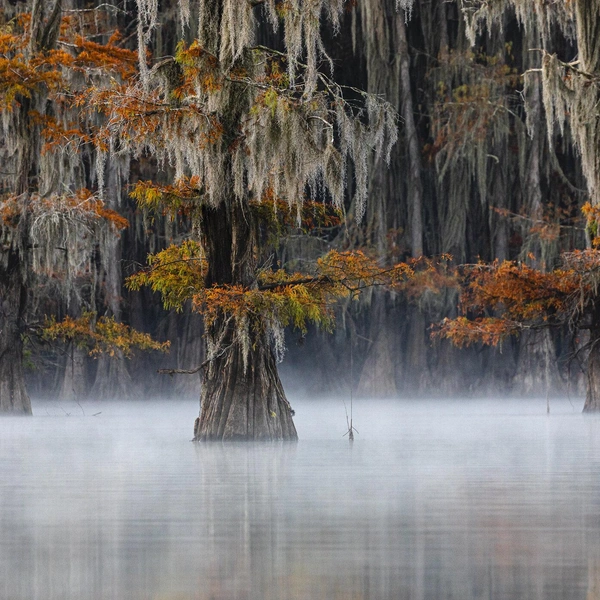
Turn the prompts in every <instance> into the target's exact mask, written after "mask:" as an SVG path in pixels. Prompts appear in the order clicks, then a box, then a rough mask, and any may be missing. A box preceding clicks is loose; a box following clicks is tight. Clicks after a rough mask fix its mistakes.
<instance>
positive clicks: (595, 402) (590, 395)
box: [583, 306, 600, 412]
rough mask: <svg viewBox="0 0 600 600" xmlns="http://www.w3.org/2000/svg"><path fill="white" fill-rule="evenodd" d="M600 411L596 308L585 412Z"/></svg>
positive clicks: (599, 329)
mask: <svg viewBox="0 0 600 600" xmlns="http://www.w3.org/2000/svg"><path fill="white" fill-rule="evenodd" d="M599 411H600V306H596V308H595V309H594V313H593V315H592V325H591V327H590V353H589V355H588V359H587V390H586V394H585V404H584V406H583V412H599Z"/></svg>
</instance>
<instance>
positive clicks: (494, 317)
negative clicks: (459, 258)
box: [434, 250, 600, 346]
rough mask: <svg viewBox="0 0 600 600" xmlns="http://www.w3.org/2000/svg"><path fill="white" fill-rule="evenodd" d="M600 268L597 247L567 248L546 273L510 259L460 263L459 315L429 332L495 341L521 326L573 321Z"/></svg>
mask: <svg viewBox="0 0 600 600" xmlns="http://www.w3.org/2000/svg"><path fill="white" fill-rule="evenodd" d="M599 273H600V253H599V252H598V251H596V250H586V251H577V252H572V253H566V254H564V255H563V267H562V268H559V269H555V270H553V271H550V272H547V273H545V272H542V271H540V270H537V269H534V268H531V267H528V266H527V265H525V264H521V263H514V262H510V261H504V262H501V263H500V262H498V261H496V262H494V263H492V264H483V263H480V264H477V265H468V266H465V267H462V269H461V276H462V277H461V289H462V293H461V299H460V305H459V309H460V312H461V313H462V314H461V316H459V317H457V318H455V319H444V320H443V321H442V322H441V323H440V324H439V326H438V327H437V328H436V330H435V332H434V335H436V336H438V337H443V338H447V339H450V340H451V341H452V343H454V344H455V345H457V346H468V345H470V344H473V343H476V342H480V343H483V344H487V345H492V346H495V345H497V344H498V343H500V342H502V340H504V339H505V338H506V337H507V336H510V335H514V334H517V333H519V332H520V331H522V330H523V329H538V328H543V327H551V326H557V325H562V324H565V323H573V322H574V321H576V320H578V319H580V318H581V317H582V316H583V315H584V313H585V310H586V309H587V308H588V307H589V305H590V303H591V302H593V299H594V297H595V295H596V292H597V287H598V286H597V283H596V279H597V278H598V274H599ZM598 280H600V278H598ZM490 313H491V314H490Z"/></svg>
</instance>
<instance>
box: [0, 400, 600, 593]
mask: <svg viewBox="0 0 600 600" xmlns="http://www.w3.org/2000/svg"><path fill="white" fill-rule="evenodd" d="M292 401H293V397H292ZM293 404H294V407H295V408H296V419H295V420H296V424H297V427H298V431H299V434H300V436H301V440H300V441H299V442H298V443H297V444H205V445H197V444H192V443H190V442H189V439H190V437H191V430H192V425H193V421H194V418H195V416H196V414H197V404H196V403H195V402H173V401H171V402H132V403H127V404H125V403H110V402H103V403H101V404H100V403H85V404H82V408H80V407H79V406H78V405H77V404H68V405H67V404H60V405H59V404H57V403H53V402H46V403H41V402H37V403H35V404H34V412H35V415H36V416H34V417H33V418H2V419H0V598H1V599H2V600H55V599H56V600H87V599H90V600H104V599H106V600H159V599H160V600H167V599H169V600H184V599H185V600H187V599H190V600H192V599H194V600H209V599H210V600H221V599H222V600H242V599H243V600H271V599H272V600H288V599H289V600H300V599H301V600H320V599H323V600H335V599H337V598H340V599H344V600H358V599H371V600H388V599H390V600H392V599H394V600H395V599H399V600H405V599H406V600H409V599H411V600H412V599H415V600H421V599H423V600H424V599H427V600H429V599H431V600H443V599H450V598H452V599H455V600H471V599H486V600H487V599H489V600H491V599H504V598H506V599H516V600H521V599H530V598H531V599H540V600H551V599H563V598H564V599H582V600H596V599H600V417H596V416H583V415H581V414H580V413H579V411H580V405H579V403H577V405H576V406H575V407H574V408H573V407H572V406H571V404H570V403H569V402H568V401H566V400H565V401H564V402H562V401H561V402H559V401H555V402H553V403H552V414H550V415H549V416H547V415H546V414H545V410H546V406H545V401H544V400H535V401H534V400H527V401H520V402H515V401H510V402H508V401H506V402H500V401H498V402H489V401H486V402H483V401H481V402H478V401H474V400H469V401H465V402H462V403H459V402H448V401H419V402H417V401H414V402H394V403H386V402H379V401H362V402H360V403H355V405H354V425H355V426H356V427H357V428H358V430H359V431H360V434H359V435H357V436H356V440H355V442H354V444H353V445H352V446H351V445H350V444H349V443H348V440H347V438H342V434H343V433H344V431H345V425H346V423H345V414H344V406H343V404H342V401H341V400H340V401H336V402H332V401H327V402H318V401H312V402H308V401H304V402H300V401H297V402H293ZM97 412H101V414H99V415H96V416H93V415H94V413H97ZM66 413H69V414H68V415H67V414H66Z"/></svg>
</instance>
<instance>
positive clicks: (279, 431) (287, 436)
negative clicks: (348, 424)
mask: <svg viewBox="0 0 600 600" xmlns="http://www.w3.org/2000/svg"><path fill="white" fill-rule="evenodd" d="M254 229H255V228H254V225H253V220H252V214H251V212H250V211H249V210H248V207H247V206H246V207H243V206H241V205H240V203H238V202H236V201H232V202H223V203H221V205H220V206H219V207H217V208H210V207H205V208H204V210H203V213H202V223H201V237H202V243H203V247H204V249H205V251H206V254H207V260H208V265H209V267H208V274H207V277H206V285H207V286H210V285H228V284H229V285H236V284H237V285H243V286H246V287H250V286H252V285H256V284H255V278H256V267H257V248H256V237H255V231H254ZM257 318H259V317H257ZM205 337H206V341H207V345H208V351H207V354H206V355H207V358H208V360H209V362H208V363H207V368H206V369H205V372H204V375H203V378H202V389H201V394H200V417H199V419H198V420H197V421H196V424H195V426H194V440H196V441H225V440H248V441H251V440H296V439H297V433H296V428H295V426H294V423H293V420H292V416H293V411H292V409H291V407H290V404H289V402H288V401H287V399H286V397H285V393H284V391H283V387H282V385H281V381H280V379H279V374H278V373H277V365H276V360H275V356H274V353H273V350H272V348H271V345H270V341H269V335H268V332H267V330H266V327H265V324H264V323H262V322H259V321H253V322H251V323H249V324H248V326H247V327H245V326H244V324H243V323H240V322H239V321H238V320H237V319H236V318H235V317H233V316H228V315H224V316H222V317H220V318H218V319H217V320H216V321H215V322H214V323H212V324H211V325H210V326H208V327H207V328H206V333H205Z"/></svg>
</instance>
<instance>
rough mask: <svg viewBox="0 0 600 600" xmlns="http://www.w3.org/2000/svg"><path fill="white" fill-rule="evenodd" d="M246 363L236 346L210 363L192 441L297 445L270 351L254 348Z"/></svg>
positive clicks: (257, 345)
mask: <svg viewBox="0 0 600 600" xmlns="http://www.w3.org/2000/svg"><path fill="white" fill-rule="evenodd" d="M248 352H249V354H248V356H247V357H246V360H244V359H243V358H244V357H243V349H242V348H241V347H240V344H235V345H234V346H233V347H231V348H230V350H229V351H228V352H227V353H225V355H224V356H221V357H218V358H216V359H214V360H213V361H211V363H210V364H209V366H208V368H207V370H206V373H205V375H204V379H203V385H202V393H201V414H200V417H199V419H197V420H196V424H195V426H194V441H236V440H239V441H255V440H263V441H269V440H292V441H293V440H297V439H298V434H297V433H296V427H295V426H294V422H293V419H292V417H293V410H292V408H291V406H290V403H289V402H288V401H287V399H286V397H285V393H284V391H283V387H282V385H281V381H280V380H279V375H278V374H277V366H276V362H275V357H274V356H273V352H272V351H271V349H270V347H269V346H268V345H267V344H256V345H255V347H254V348H251V349H250V350H249V351H248Z"/></svg>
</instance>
